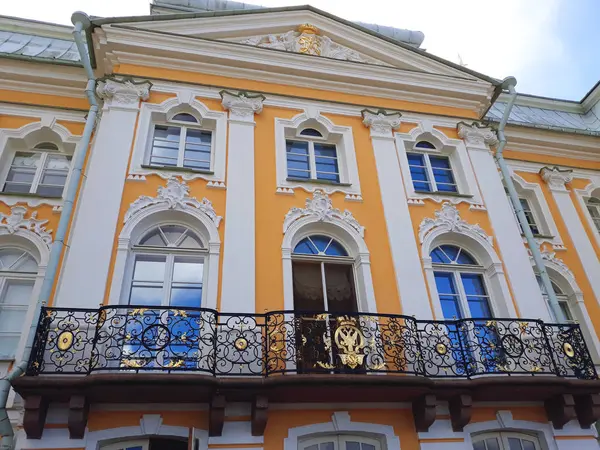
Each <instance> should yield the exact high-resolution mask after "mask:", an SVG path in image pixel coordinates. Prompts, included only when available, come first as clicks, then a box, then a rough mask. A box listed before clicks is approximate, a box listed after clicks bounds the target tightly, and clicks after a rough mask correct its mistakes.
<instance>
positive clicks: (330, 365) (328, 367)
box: [317, 361, 335, 370]
mask: <svg viewBox="0 0 600 450" xmlns="http://www.w3.org/2000/svg"><path fill="white" fill-rule="evenodd" d="M317 365H318V366H319V367H322V368H323V369H328V370H331V369H335V366H334V365H333V364H330V363H324V362H321V361H317Z"/></svg>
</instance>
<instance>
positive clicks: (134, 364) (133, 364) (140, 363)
mask: <svg viewBox="0 0 600 450" xmlns="http://www.w3.org/2000/svg"><path fill="white" fill-rule="evenodd" d="M121 362H122V363H123V365H124V366H125V367H129V368H130V369H140V368H142V367H144V366H145V365H146V364H148V361H146V360H144V359H124V360H122V361H121Z"/></svg>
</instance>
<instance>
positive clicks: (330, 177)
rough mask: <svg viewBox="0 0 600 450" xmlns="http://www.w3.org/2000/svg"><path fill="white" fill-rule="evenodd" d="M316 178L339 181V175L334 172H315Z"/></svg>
mask: <svg viewBox="0 0 600 450" xmlns="http://www.w3.org/2000/svg"><path fill="white" fill-rule="evenodd" d="M317 179H319V180H326V181H333V182H334V183H339V182H340V176H339V175H338V174H336V173H325V172H317Z"/></svg>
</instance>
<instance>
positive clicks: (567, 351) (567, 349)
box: [563, 342, 575, 358]
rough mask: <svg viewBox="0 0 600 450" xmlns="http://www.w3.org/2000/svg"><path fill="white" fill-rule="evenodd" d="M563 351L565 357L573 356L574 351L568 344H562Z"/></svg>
mask: <svg viewBox="0 0 600 450" xmlns="http://www.w3.org/2000/svg"><path fill="white" fill-rule="evenodd" d="M563 351H564V352H565V355H567V356H568V357H569V358H572V357H573V356H575V350H574V349H573V346H572V345H571V344H570V343H569V342H565V343H564V344H563Z"/></svg>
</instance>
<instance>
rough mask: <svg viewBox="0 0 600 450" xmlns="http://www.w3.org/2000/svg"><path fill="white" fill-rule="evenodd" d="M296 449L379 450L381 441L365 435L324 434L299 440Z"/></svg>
mask: <svg viewBox="0 0 600 450" xmlns="http://www.w3.org/2000/svg"><path fill="white" fill-rule="evenodd" d="M298 450H381V442H380V441H379V440H378V439H371V438H368V437H365V436H354V435H349V434H348V435H347V434H338V435H326V436H320V437H317V438H312V439H303V440H301V441H300V442H299V443H298Z"/></svg>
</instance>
